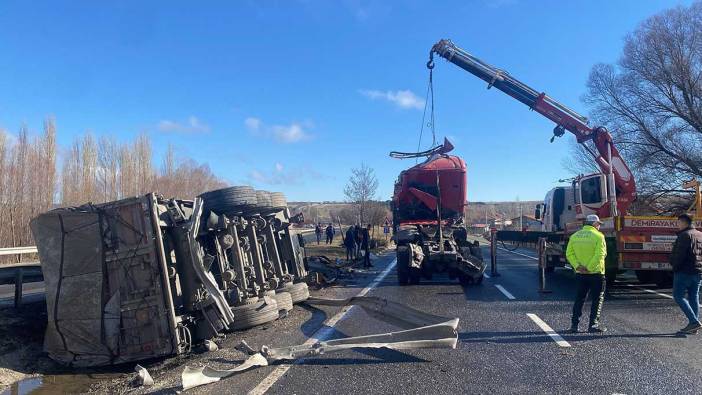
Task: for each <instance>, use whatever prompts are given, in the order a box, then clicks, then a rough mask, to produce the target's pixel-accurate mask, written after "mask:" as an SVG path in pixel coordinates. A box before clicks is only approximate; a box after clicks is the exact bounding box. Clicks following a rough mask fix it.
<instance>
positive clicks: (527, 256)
mask: <svg viewBox="0 0 702 395" xmlns="http://www.w3.org/2000/svg"><path fill="white" fill-rule="evenodd" d="M497 249H498V250H502V251H507V252H509V253H512V254H515V255H520V256H523V257H526V258H529V259H533V260H535V261H538V260H539V258H535V257H533V256H531V255H526V254H522V253H519V252H514V251H510V250H508V249H506V248H500V247H497Z"/></svg>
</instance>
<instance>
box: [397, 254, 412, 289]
mask: <svg viewBox="0 0 702 395" xmlns="http://www.w3.org/2000/svg"><path fill="white" fill-rule="evenodd" d="M396 255H397V267H396V270H397V282H398V283H399V284H400V285H407V283H408V282H409V260H410V254H409V248H407V247H406V246H400V247H397V252H396Z"/></svg>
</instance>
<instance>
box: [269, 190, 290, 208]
mask: <svg viewBox="0 0 702 395" xmlns="http://www.w3.org/2000/svg"><path fill="white" fill-rule="evenodd" d="M270 196H271V207H273V208H280V209H283V208H286V207H288V200H287V199H286V198H285V195H284V194H283V193H282V192H270Z"/></svg>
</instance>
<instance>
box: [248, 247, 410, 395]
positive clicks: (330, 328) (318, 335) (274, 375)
mask: <svg viewBox="0 0 702 395" xmlns="http://www.w3.org/2000/svg"><path fill="white" fill-rule="evenodd" d="M396 264H397V259H394V260H393V261H392V262H390V264H389V265H388V267H386V268H385V270H383V271H382V273H380V274H379V275H378V276H377V277H376V278H375V279H374V280H373V282H371V283H370V284H369V285H368V286H367V287H365V288H363V289H362V290H361V292H359V293H358V294H357V295H356V296H365V295H366V294H367V293H368V292H370V290H372V289H373V288H375V287H377V286H378V284H379V283H380V282H381V281H383V279H384V278H385V277H386V276H387V275H388V273H390V271H391V270H392V269H393V268H394V267H395V265H396ZM354 307H355V306H346V307H344V308H343V309H341V311H339V312H338V313H336V315H334V316H333V317H332V318H330V319H328V320H327V321H326V322H325V323H324V324H323V326H322V327H321V328H319V329H318V330H317V331H316V332H315V333H314V334H312V336H311V337H310V338H309V339H307V341H306V342H305V343H304V344H305V345H311V344H314V343H317V342H319V341H324V340H327V339H328V338H329V337H330V336H331V334H332V333H333V332H334V325H336V324H337V323H338V322H339V321H341V320H342V319H344V318H345V317H346V315H347V314H348V313H349V312H350V311H351V310H352V309H353V308H354ZM293 364H295V362H293V363H291V364H283V365H279V366H278V367H276V368H275V369H274V370H273V371H272V372H271V373H270V374H269V375H268V376H266V378H264V379H263V381H261V382H260V383H258V385H257V386H256V387H255V388H254V389H252V390H251V391H250V392H249V395H263V394H265V393H266V391H268V390H269V389H270V388H271V387H272V386H273V384H275V383H276V382H277V381H278V380H279V379H280V378H281V377H283V375H284V374H285V373H287V371H288V370H290V368H291V367H292V365H293Z"/></svg>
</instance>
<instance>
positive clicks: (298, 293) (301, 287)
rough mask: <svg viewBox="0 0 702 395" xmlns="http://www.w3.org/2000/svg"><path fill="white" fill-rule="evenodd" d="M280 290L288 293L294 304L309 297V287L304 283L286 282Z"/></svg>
mask: <svg viewBox="0 0 702 395" xmlns="http://www.w3.org/2000/svg"><path fill="white" fill-rule="evenodd" d="M280 290H281V291H283V292H288V293H290V297H291V298H292V302H293V303H294V304H298V303H300V302H304V301H305V300H307V299H308V298H309V297H310V289H309V287H308V286H307V284H305V283H294V284H288V285H286V286H284V287H283V288H281V289H280Z"/></svg>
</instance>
